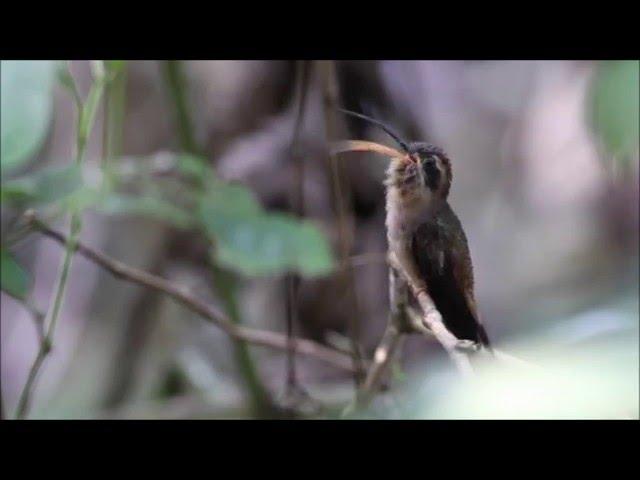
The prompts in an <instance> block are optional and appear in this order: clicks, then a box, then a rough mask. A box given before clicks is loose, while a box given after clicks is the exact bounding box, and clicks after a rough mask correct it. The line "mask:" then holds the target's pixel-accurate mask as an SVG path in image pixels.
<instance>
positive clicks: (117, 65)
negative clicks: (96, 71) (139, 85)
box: [104, 60, 127, 74]
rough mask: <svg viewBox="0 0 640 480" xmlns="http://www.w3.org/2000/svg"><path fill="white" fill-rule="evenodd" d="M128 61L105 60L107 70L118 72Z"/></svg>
mask: <svg viewBox="0 0 640 480" xmlns="http://www.w3.org/2000/svg"><path fill="white" fill-rule="evenodd" d="M126 63H127V61H126V60H105V61H104V66H105V68H106V69H107V72H109V73H113V74H116V73H119V72H120V71H122V69H123V68H124V66H125V64H126Z"/></svg>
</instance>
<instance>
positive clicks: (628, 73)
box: [591, 61, 640, 159]
mask: <svg viewBox="0 0 640 480" xmlns="http://www.w3.org/2000/svg"><path fill="white" fill-rule="evenodd" d="M639 66H640V62H638V61H609V62H603V63H601V64H600V65H599V68H598V71H597V73H596V77H595V79H594V82H593V85H592V90H591V91H592V112H591V114H592V123H593V127H594V129H595V132H596V134H597V135H598V137H599V138H600V139H601V140H602V142H603V144H604V147H605V148H606V149H607V151H608V152H609V153H610V154H612V155H613V156H614V157H618V158H623V159H624V158H625V157H628V156H630V155H633V154H634V153H637V152H638V141H639V137H640V136H639V133H638V132H639V128H640V127H639V122H638V117H639V113H638V112H639V109H640V100H639V97H638V91H639V89H640V81H639V74H638V69H639Z"/></svg>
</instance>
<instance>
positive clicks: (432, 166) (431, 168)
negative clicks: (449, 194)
mask: <svg viewBox="0 0 640 480" xmlns="http://www.w3.org/2000/svg"><path fill="white" fill-rule="evenodd" d="M422 171H423V172H424V177H425V183H426V184H427V186H428V187H429V188H430V189H431V190H436V189H437V188H438V184H439V183H440V170H439V169H438V167H437V165H436V161H435V158H433V157H431V158H429V159H427V160H425V161H424V162H423V163H422Z"/></svg>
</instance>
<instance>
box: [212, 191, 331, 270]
mask: <svg viewBox="0 0 640 480" xmlns="http://www.w3.org/2000/svg"><path fill="white" fill-rule="evenodd" d="M199 215H200V221H201V222H202V224H203V225H204V227H205V230H206V232H207V233H208V234H209V235H210V236H211V238H212V241H213V242H214V244H215V247H216V248H215V255H216V260H217V261H218V262H219V263H220V264H221V265H223V266H225V267H228V268H231V269H233V270H235V271H237V272H240V273H243V274H245V275H272V274H277V273H282V272H286V271H297V272H300V273H301V274H303V275H307V276H316V275H322V274H326V273H329V272H330V271H331V269H332V268H333V258H332V255H331V250H330V248H329V245H328V243H327V241H326V239H325V237H324V235H322V233H321V232H320V231H319V230H318V228H317V227H316V226H314V225H312V224H311V223H309V222H300V221H299V220H297V219H295V218H294V217H291V216H290V215H284V214H279V213H273V214H272V213H267V212H264V211H263V210H262V208H261V207H260V205H259V204H258V203H257V201H256V200H255V198H254V197H253V195H252V194H251V192H250V191H249V190H247V189H246V188H245V187H242V186H240V185H226V184H223V183H221V182H219V181H218V182H215V183H214V185H213V186H212V188H211V190H210V191H209V192H208V194H207V195H205V196H203V198H202V200H201V202H200V207H199Z"/></svg>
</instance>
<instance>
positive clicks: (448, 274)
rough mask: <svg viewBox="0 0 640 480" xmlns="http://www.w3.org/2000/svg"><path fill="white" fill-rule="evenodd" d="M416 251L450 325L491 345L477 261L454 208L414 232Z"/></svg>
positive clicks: (461, 335) (456, 331) (456, 332)
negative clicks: (479, 297)
mask: <svg viewBox="0 0 640 480" xmlns="http://www.w3.org/2000/svg"><path fill="white" fill-rule="evenodd" d="M412 253H413V256H414V258H415V259H416V262H417V265H418V270H419V271H420V274H421V275H422V276H423V278H424V279H425V281H426V283H427V288H428V290H429V294H430V295H431V298H432V299H433V301H434V303H435V305H436V307H437V308H438V310H439V311H440V314H441V315H442V318H443V321H444V323H445V325H446V326H447V328H448V329H449V330H450V331H451V333H453V334H454V335H455V336H456V337H458V338H460V339H468V340H473V341H475V342H480V343H481V344H483V345H485V346H487V347H488V346H489V339H488V338H487V334H486V332H485V330H484V328H483V326H482V325H481V323H480V319H479V316H478V311H477V307H476V302H475V296H474V289H473V287H474V283H473V265H472V263H471V255H470V254H469V247H468V244H467V238H466V236H465V234H464V231H463V230H462V225H461V224H460V221H459V220H458V218H457V216H456V215H455V213H454V212H453V211H452V210H451V208H449V207H448V205H447V206H445V208H443V210H441V211H440V212H439V213H438V215H437V216H436V217H435V218H433V219H430V220H428V221H427V222H425V223H424V224H422V225H421V226H420V227H419V228H418V229H417V230H416V232H415V233H414V236H413V239H412Z"/></svg>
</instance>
